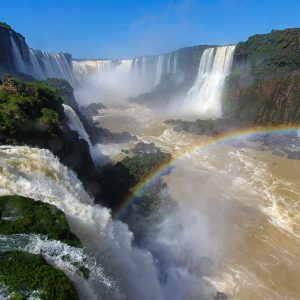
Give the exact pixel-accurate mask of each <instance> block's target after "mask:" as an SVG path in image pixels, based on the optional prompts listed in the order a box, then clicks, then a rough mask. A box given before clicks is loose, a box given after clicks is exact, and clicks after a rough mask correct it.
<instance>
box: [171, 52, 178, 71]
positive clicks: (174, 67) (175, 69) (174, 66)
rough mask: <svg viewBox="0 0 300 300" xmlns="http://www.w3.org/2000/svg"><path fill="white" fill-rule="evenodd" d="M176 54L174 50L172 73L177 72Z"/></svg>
mask: <svg viewBox="0 0 300 300" xmlns="http://www.w3.org/2000/svg"><path fill="white" fill-rule="evenodd" d="M177 55H178V53H177V52H175V53H174V55H173V68H172V73H173V74H176V72H177Z"/></svg>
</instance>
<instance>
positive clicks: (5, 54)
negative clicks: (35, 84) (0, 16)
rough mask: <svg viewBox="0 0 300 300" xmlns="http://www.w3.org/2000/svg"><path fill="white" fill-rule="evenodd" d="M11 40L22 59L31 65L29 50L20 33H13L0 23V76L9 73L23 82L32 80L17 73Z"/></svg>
mask: <svg viewBox="0 0 300 300" xmlns="http://www.w3.org/2000/svg"><path fill="white" fill-rule="evenodd" d="M11 39H13V40H14V41H15V43H16V46H17V47H18V48H19V51H20V55H21V57H22V59H23V60H24V61H27V62H28V64H29V65H31V63H30V59H29V48H28V46H27V44H26V41H25V38H24V37H23V36H22V35H21V34H20V33H17V32H16V31H14V30H13V29H12V28H11V27H10V26H9V25H7V24H5V23H1V22H0V41H1V42H0V75H2V74H4V73H9V74H11V75H13V76H17V77H18V78H21V79H24V80H32V79H33V77H31V76H30V75H28V74H24V73H20V72H19V70H18V66H17V65H16V61H15V59H14V57H13V52H12V43H11Z"/></svg>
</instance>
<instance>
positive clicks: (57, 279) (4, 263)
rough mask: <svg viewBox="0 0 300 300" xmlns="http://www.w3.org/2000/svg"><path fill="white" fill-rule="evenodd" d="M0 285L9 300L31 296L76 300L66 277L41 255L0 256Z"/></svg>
mask: <svg viewBox="0 0 300 300" xmlns="http://www.w3.org/2000/svg"><path fill="white" fill-rule="evenodd" d="M0 282H1V283H3V284H4V285H5V287H6V289H7V290H8V292H9V293H10V298H11V299H12V300H25V299H27V298H28V297H29V296H30V295H32V293H34V292H35V294H36V296H38V297H39V298H40V299H43V300H65V299H74V300H76V299H78V297H77V294H76V291H75V288H74V286H73V284H72V282H71V281H70V280H69V279H68V277H67V276H66V275H65V274H64V273H63V272H62V271H59V270H56V269H54V268H52V267H51V266H49V265H48V264H47V262H46V261H45V259H44V258H43V257H42V256H41V255H36V254H30V253H26V252H22V251H9V252H2V253H0Z"/></svg>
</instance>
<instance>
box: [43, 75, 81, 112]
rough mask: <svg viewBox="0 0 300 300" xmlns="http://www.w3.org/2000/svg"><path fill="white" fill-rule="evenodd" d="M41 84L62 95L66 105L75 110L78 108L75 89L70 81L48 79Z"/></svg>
mask: <svg viewBox="0 0 300 300" xmlns="http://www.w3.org/2000/svg"><path fill="white" fill-rule="evenodd" d="M40 83H41V84H43V85H46V86H47V87H49V88H51V89H52V90H53V91H54V92H55V93H56V94H58V95H60V97H61V98H62V99H63V101H64V103H65V104H67V105H69V106H71V107H72V108H73V109H74V108H75V107H77V103H76V102H75V98H74V95H73V88H72V86H71V85H70V84H69V82H68V81H66V80H64V79H58V78H48V79H46V80H43V81H40Z"/></svg>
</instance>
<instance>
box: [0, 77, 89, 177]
mask: <svg viewBox="0 0 300 300" xmlns="http://www.w3.org/2000/svg"><path fill="white" fill-rule="evenodd" d="M62 102H63V101H62V99H61V98H60V97H59V96H58V94H57V93H55V92H54V91H52V90H51V89H49V88H47V87H46V86H45V85H42V84H40V83H25V82H23V81H20V80H16V79H13V78H6V79H4V81H3V83H2V84H1V85H0V143H1V144H15V145H22V144H25V145H29V146H33V147H40V148H46V149H49V150H50V151H52V152H53V153H54V154H55V155H57V156H58V157H59V158H60V159H61V161H62V163H64V164H66V165H67V166H69V167H71V168H72V169H73V170H74V171H75V172H76V173H77V174H78V176H79V177H80V179H81V180H83V181H85V180H87V179H88V178H89V177H90V174H91V172H92V171H93V168H94V164H93V161H92V158H91V155H90V152H89V146H88V144H87V143H86V142H85V141H83V140H81V139H79V137H78V134H77V132H74V131H72V130H71V129H70V128H69V126H68V124H67V121H66V119H65V115H64V110H63V107H62Z"/></svg>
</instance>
